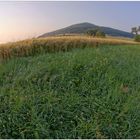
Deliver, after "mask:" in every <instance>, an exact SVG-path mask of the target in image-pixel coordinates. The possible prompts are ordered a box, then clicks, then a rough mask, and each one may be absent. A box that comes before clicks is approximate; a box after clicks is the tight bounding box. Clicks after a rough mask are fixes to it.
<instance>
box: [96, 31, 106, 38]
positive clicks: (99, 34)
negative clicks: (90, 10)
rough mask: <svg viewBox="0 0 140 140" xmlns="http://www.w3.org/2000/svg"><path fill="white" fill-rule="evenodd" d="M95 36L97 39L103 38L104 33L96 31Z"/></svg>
mask: <svg viewBox="0 0 140 140" xmlns="http://www.w3.org/2000/svg"><path fill="white" fill-rule="evenodd" d="M96 36H97V37H105V33H104V32H102V31H100V30H98V31H97V32H96Z"/></svg>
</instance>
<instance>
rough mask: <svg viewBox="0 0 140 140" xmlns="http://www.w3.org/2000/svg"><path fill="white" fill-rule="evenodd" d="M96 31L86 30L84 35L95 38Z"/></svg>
mask: <svg viewBox="0 0 140 140" xmlns="http://www.w3.org/2000/svg"><path fill="white" fill-rule="evenodd" d="M97 31H98V29H91V30H87V32H86V34H87V35H89V36H96V33H97Z"/></svg>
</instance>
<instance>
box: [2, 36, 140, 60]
mask: <svg viewBox="0 0 140 140" xmlns="http://www.w3.org/2000/svg"><path fill="white" fill-rule="evenodd" d="M122 44H125V45H126V44H138V43H136V42H134V41H133V40H131V39H130V40H128V39H121V38H111V37H107V38H93V37H87V36H62V37H48V38H38V39H30V40H24V41H19V42H15V43H7V44H3V45H0V59H9V58H12V57H21V56H33V55H36V54H41V53H42V54H43V53H49V52H58V51H68V50H71V49H72V48H85V47H86V46H88V47H97V46H100V45H122Z"/></svg>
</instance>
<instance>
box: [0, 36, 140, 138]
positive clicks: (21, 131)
mask: <svg viewBox="0 0 140 140" xmlns="http://www.w3.org/2000/svg"><path fill="white" fill-rule="evenodd" d="M98 43H99V46H100V45H101V47H97V44H98ZM103 44H104V45H103ZM120 44H123V45H120ZM127 44H129V45H127ZM135 44H136V43H135V42H133V41H130V40H127V39H126V40H125V39H113V38H112V39H109V38H105V39H100V38H90V37H63V38H62V37H55V38H54V37H52V38H51V37H50V38H48V39H43V38H42V39H33V40H26V41H20V42H16V43H10V44H7V45H1V48H0V51H1V54H0V56H1V58H2V59H7V58H10V59H9V60H8V61H2V62H1V63H0V138H48V139H49V138H52V139H53V138H92V139H93V138H140V102H139V101H140V86H139V85H140V55H139V54H140V45H135ZM115 45H116V46H115ZM68 50H71V51H68ZM63 51H67V52H65V53H64V52H63ZM52 52H57V53H52ZM4 53H5V54H6V53H7V54H8V55H9V56H8V55H5V56H4ZM3 56H4V57H3ZM21 56H22V57H21Z"/></svg>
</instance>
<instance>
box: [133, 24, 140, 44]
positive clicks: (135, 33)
mask: <svg viewBox="0 0 140 140" xmlns="http://www.w3.org/2000/svg"><path fill="white" fill-rule="evenodd" d="M131 32H132V33H133V34H134V35H135V36H134V40H135V41H137V42H140V35H139V32H140V26H139V27H138V28H137V27H133V28H132V29H131Z"/></svg>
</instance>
